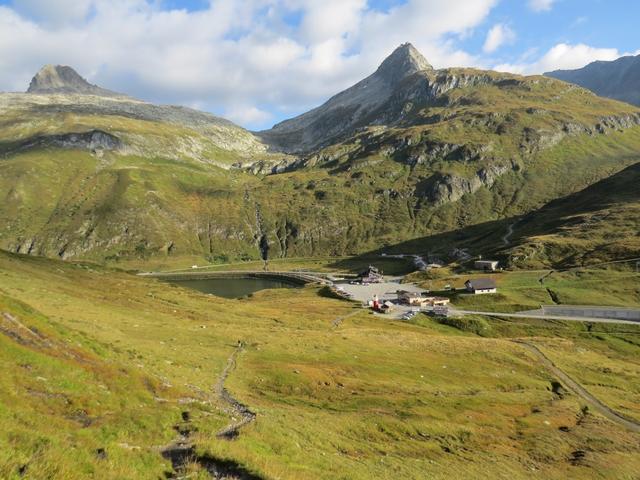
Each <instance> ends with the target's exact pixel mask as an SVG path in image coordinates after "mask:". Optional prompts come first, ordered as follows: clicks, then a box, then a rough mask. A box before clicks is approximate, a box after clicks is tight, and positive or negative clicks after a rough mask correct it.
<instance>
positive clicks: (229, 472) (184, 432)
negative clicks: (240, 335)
mask: <svg viewBox="0 0 640 480" xmlns="http://www.w3.org/2000/svg"><path fill="white" fill-rule="evenodd" d="M243 349H244V345H243V344H242V343H240V342H239V344H238V346H237V347H236V348H235V349H234V351H233V353H232V354H231V356H230V357H229V359H228V360H227V365H226V366H225V368H224V370H223V371H222V373H221V374H220V376H219V377H218V381H217V382H216V385H215V387H214V393H215V394H216V395H217V397H218V398H219V399H220V400H221V401H222V402H224V403H225V404H226V405H227V408H226V409H225V410H226V412H227V413H229V414H230V415H232V416H233V415H239V416H240V417H241V419H240V420H239V421H235V419H234V421H233V422H232V423H231V424H229V425H228V426H226V427H225V428H223V429H222V430H220V431H219V432H218V433H217V434H216V436H217V437H218V438H222V439H225V440H232V439H234V438H236V437H237V436H238V435H239V430H240V429H241V428H242V427H243V426H245V425H247V424H249V423H251V422H253V421H254V420H255V419H256V414H255V413H253V412H252V411H251V410H249V408H248V407H247V406H246V405H244V404H242V403H240V402H239V401H238V400H237V399H236V398H235V397H233V395H231V394H230V393H229V391H228V390H227V389H226V388H225V386H224V382H225V381H226V379H227V377H228V376H229V374H230V373H231V372H232V371H233V370H234V369H235V368H236V358H237V356H238V354H239V353H240V352H242V350H243ZM182 420H183V422H182V423H180V424H178V425H176V426H175V427H174V428H175V430H176V431H177V432H178V434H179V437H178V438H177V439H176V440H174V441H173V442H172V443H171V444H169V445H167V446H165V447H161V448H160V453H161V454H162V456H163V457H164V458H166V459H168V460H170V461H171V464H172V466H173V470H174V472H173V473H171V474H170V476H169V477H168V478H173V479H183V478H189V476H185V472H186V470H187V466H188V465H189V464H198V465H200V467H201V468H203V469H204V470H206V471H207V472H208V473H209V475H210V476H211V478H213V479H219V480H222V479H229V478H233V479H239V480H263V478H262V477H260V476H259V475H256V474H254V473H252V472H250V471H248V470H247V469H245V468H244V467H243V466H242V465H240V464H238V463H236V462H234V461H232V460H223V459H219V458H215V457H212V456H210V455H199V454H198V453H197V451H196V447H195V444H194V443H193V441H192V440H191V434H192V432H193V431H194V430H193V427H192V426H191V417H190V415H189V413H188V412H184V413H183V414H182Z"/></svg>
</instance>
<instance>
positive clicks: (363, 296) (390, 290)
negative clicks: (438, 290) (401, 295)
mask: <svg viewBox="0 0 640 480" xmlns="http://www.w3.org/2000/svg"><path fill="white" fill-rule="evenodd" d="M400 280H401V277H390V278H385V281H384V282H381V283H369V284H364V285H363V284H352V283H348V282H342V283H336V287H337V288H339V289H341V290H342V291H343V292H344V293H346V294H347V295H349V296H350V297H351V298H353V299H354V300H356V301H358V302H362V303H363V304H366V303H368V302H369V301H370V300H373V297H374V295H377V296H378V299H379V300H380V301H381V302H385V301H390V302H392V303H393V304H394V308H393V310H392V311H391V312H390V313H389V314H387V315H385V316H389V317H392V318H402V317H403V316H404V315H405V314H407V313H408V312H412V311H417V310H419V308H418V307H411V306H409V305H401V304H398V300H397V298H398V295H397V293H396V292H397V291H398V290H405V291H407V292H417V293H423V292H425V290H424V289H422V288H420V287H418V286H417V285H413V284H411V283H400Z"/></svg>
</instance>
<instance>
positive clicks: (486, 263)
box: [473, 260, 498, 272]
mask: <svg viewBox="0 0 640 480" xmlns="http://www.w3.org/2000/svg"><path fill="white" fill-rule="evenodd" d="M473 268H475V269H476V270H483V271H485V272H495V271H496V270H497V269H498V261H497V260H476V261H475V262H473Z"/></svg>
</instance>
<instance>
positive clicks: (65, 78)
mask: <svg viewBox="0 0 640 480" xmlns="http://www.w3.org/2000/svg"><path fill="white" fill-rule="evenodd" d="M27 93H40V94H50V93H74V94H83V95H98V96H109V97H111V96H115V95H118V94H117V93H114V92H112V91H110V90H106V89H104V88H100V87H98V86H97V85H92V84H91V83H89V82H87V81H86V80H85V79H84V78H82V77H81V76H80V75H79V74H78V72H76V71H75V70H74V69H73V68H71V67H68V66H66V65H45V66H44V67H42V68H41V69H40V71H39V72H38V73H37V74H36V75H35V77H33V79H31V83H30V84H29V88H28V89H27Z"/></svg>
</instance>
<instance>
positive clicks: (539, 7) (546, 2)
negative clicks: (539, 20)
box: [529, 0, 556, 12]
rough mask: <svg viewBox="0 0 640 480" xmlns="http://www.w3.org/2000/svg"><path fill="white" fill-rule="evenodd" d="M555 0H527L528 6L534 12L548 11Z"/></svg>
mask: <svg viewBox="0 0 640 480" xmlns="http://www.w3.org/2000/svg"><path fill="white" fill-rule="evenodd" d="M555 2H556V0H529V8H530V9H531V10H533V11H534V12H548V11H549V10H551V8H552V7H553V4H554V3H555Z"/></svg>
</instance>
